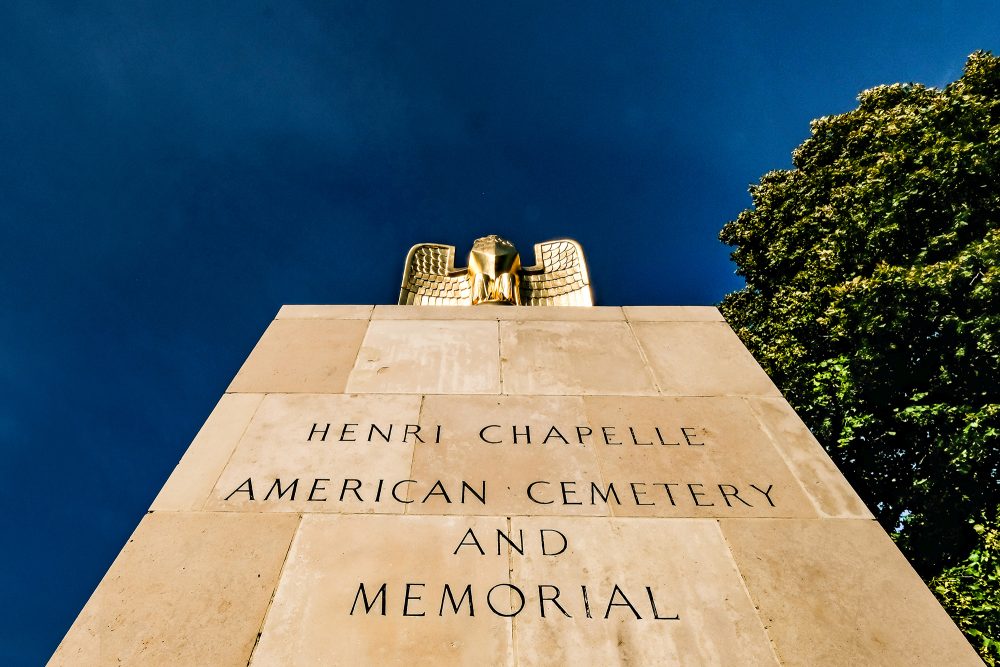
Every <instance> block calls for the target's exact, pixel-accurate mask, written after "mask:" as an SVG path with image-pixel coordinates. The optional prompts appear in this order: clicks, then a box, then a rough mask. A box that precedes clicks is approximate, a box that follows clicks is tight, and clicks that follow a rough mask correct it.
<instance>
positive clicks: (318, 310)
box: [274, 305, 375, 320]
mask: <svg viewBox="0 0 1000 667" xmlns="http://www.w3.org/2000/svg"><path fill="white" fill-rule="evenodd" d="M374 308H375V306H306V305H302V306H299V305H288V306H282V307H281V309H280V310H279V311H278V314H277V315H276V316H275V318H274V319H276V320H313V319H316V320H367V319H371V315H372V309H374Z"/></svg>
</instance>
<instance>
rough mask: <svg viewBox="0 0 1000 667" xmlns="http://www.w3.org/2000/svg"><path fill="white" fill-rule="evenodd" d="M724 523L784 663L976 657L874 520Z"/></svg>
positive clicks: (958, 661) (961, 661)
mask: <svg viewBox="0 0 1000 667" xmlns="http://www.w3.org/2000/svg"><path fill="white" fill-rule="evenodd" d="M721 524H722V533H723V535H724V536H725V539H726V541H727V543H728V544H729V547H730V549H731V550H732V553H733V557H734V558H735V560H736V565H737V567H738V568H739V570H740V573H741V574H742V576H743V579H744V581H745V582H746V586H747V589H748V590H749V592H750V597H751V598H752V599H753V601H754V604H755V605H756V606H757V607H758V609H759V613H760V617H761V619H762V621H763V622H764V627H765V628H766V630H767V632H768V634H769V635H770V637H771V640H772V641H773V642H774V646H775V651H776V652H777V654H778V658H779V659H780V660H781V663H782V664H783V665H845V666H848V665H950V666H952V667H959V666H963V665H969V666H970V667H972V665H982V661H980V660H979V658H978V657H977V656H976V653H975V651H973V649H972V647H971V646H970V645H969V643H968V642H967V641H966V640H965V638H964V637H963V636H962V633H961V632H960V631H959V630H958V628H957V627H955V624H954V623H952V622H951V619H949V618H948V615H947V614H946V613H945V611H944V610H943V609H942V608H941V605H939V604H938V602H937V600H936V599H935V598H934V595H933V594H932V593H931V592H930V591H929V590H928V589H927V587H926V586H925V585H924V583H923V582H922V581H921V580H920V577H919V576H918V575H917V573H916V572H914V571H913V568H911V567H910V565H909V563H907V562H906V559H905V558H903V555H902V554H901V553H899V550H898V549H896V546H895V545H894V544H893V543H892V540H890V539H889V536H888V535H886V534H885V531H883V530H882V528H881V527H879V525H878V524H877V523H876V522H874V521H865V520H860V519H826V520H822V521H816V520H811V521H810V520H794V519H785V520H775V519H724V520H723V521H722V522H721Z"/></svg>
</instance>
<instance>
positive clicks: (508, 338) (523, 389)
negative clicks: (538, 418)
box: [500, 321, 656, 395]
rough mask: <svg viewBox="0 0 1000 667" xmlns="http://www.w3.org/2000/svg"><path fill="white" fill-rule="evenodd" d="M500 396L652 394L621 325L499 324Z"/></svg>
mask: <svg viewBox="0 0 1000 667" xmlns="http://www.w3.org/2000/svg"><path fill="white" fill-rule="evenodd" d="M500 353H501V363H502V372H503V393H506V394H546V395H553V394H554V395H587V394H618V395H643V394H655V393H656V387H655V386H654V384H653V381H652V378H651V377H650V374H649V370H648V369H647V367H646V364H645V363H644V361H643V358H642V354H641V353H640V351H639V348H638V346H637V345H636V342H635V339H634V338H633V336H632V333H631V331H630V330H629V325H628V324H627V323H625V322H550V321H538V322H513V321H512V322H501V323H500Z"/></svg>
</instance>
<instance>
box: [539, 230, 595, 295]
mask: <svg viewBox="0 0 1000 667" xmlns="http://www.w3.org/2000/svg"><path fill="white" fill-rule="evenodd" d="M521 303H523V304H524V305H526V306H593V305H594V295H593V293H592V292H591V290H590V274H589V273H588V271H587V262H586V260H584V258H583V249H582V248H581V247H580V244H579V243H577V242H576V241H574V240H572V239H557V240H555V241H546V242H545V243H536V244H535V265H534V266H529V267H525V268H524V269H523V270H522V273H521Z"/></svg>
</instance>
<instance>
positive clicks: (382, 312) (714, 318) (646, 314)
mask: <svg viewBox="0 0 1000 667" xmlns="http://www.w3.org/2000/svg"><path fill="white" fill-rule="evenodd" d="M275 319H277V320H444V321H461V320H493V321H497V320H509V321H546V320H548V321H606V322H613V321H618V322H626V321H627V322H719V323H721V322H724V320H723V318H722V315H721V314H720V313H719V310H718V309H717V308H715V307H714V306H591V307H584V308H581V307H571V306H565V307H560V306H553V307H548V308H535V307H532V306H510V305H504V306H500V305H491V304H483V305H478V306H476V307H475V308H469V307H467V306H451V307H449V306H431V305H428V306H420V305H416V306H414V305H398V304H393V305H384V304H314V305H308V304H287V305H284V306H282V307H281V309H280V310H279V311H278V313H277V315H276V316H275Z"/></svg>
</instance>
